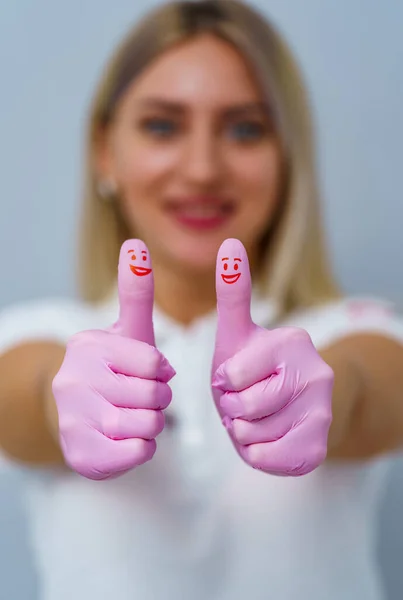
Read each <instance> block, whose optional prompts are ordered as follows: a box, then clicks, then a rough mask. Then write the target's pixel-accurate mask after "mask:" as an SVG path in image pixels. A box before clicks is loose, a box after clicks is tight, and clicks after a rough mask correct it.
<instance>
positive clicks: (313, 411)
mask: <svg viewBox="0 0 403 600" xmlns="http://www.w3.org/2000/svg"><path fill="white" fill-rule="evenodd" d="M308 419H309V420H310V421H311V422H312V423H313V424H316V430H317V431H318V432H324V430H327V431H328V430H329V428H330V424H331V421H332V411H331V409H330V407H328V406H318V407H315V408H311V407H307V406H303V407H301V405H300V403H299V402H298V403H297V402H291V403H290V404H287V405H286V406H285V407H284V408H282V409H281V410H279V411H278V412H276V413H275V414H273V415H270V416H269V417H264V418H262V419H258V420H256V421H253V422H250V421H246V420H244V419H234V420H231V423H228V422H227V423H226V426H227V428H228V429H229V430H230V432H231V433H232V435H233V437H234V439H235V440H236V441H237V442H238V443H239V444H242V445H244V446H247V445H249V444H257V443H262V442H274V441H275V440H279V439H280V438H282V437H284V436H285V435H286V434H288V432H290V431H292V430H293V429H295V428H296V427H300V426H301V425H302V424H303V423H305V422H306V421H307V420H308Z"/></svg>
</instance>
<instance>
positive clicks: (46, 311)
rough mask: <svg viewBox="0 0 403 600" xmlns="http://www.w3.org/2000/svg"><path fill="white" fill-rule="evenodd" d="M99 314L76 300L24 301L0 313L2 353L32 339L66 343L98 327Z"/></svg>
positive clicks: (0, 350)
mask: <svg viewBox="0 0 403 600" xmlns="http://www.w3.org/2000/svg"><path fill="white" fill-rule="evenodd" d="M96 315H97V311H94V310H91V307H90V306H89V305H87V304H85V303H83V302H80V301H78V300H73V299H60V298H55V299H47V300H33V301H29V302H22V303H18V304H15V305H11V306H7V307H5V308H3V309H2V310H0V354H1V353H2V352H4V351H5V350H6V349H7V348H9V347H11V346H13V345H16V344H19V343H22V342H24V341H26V340H33V339H42V340H43V339H52V340H55V341H58V342H62V343H64V342H66V341H67V339H68V338H69V337H70V336H71V335H73V334H74V333H76V332H77V331H81V330H83V329H89V328H92V327H95V326H96V320H97V319H96Z"/></svg>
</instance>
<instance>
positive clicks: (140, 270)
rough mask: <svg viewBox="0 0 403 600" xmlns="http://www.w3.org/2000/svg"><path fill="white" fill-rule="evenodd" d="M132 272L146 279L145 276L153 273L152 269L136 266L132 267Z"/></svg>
mask: <svg viewBox="0 0 403 600" xmlns="http://www.w3.org/2000/svg"><path fill="white" fill-rule="evenodd" d="M130 270H131V272H132V273H134V274H135V275H137V276H138V277H144V275H149V274H150V273H151V269H148V268H147V267H137V266H136V265H130Z"/></svg>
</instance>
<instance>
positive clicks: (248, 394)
mask: <svg viewBox="0 0 403 600" xmlns="http://www.w3.org/2000/svg"><path fill="white" fill-rule="evenodd" d="M297 389H300V388H297ZM297 389H296V387H295V382H294V381H293V380H292V378H290V377H289V376H288V374H287V371H286V369H281V370H280V371H279V372H278V373H277V374H276V375H272V376H271V377H268V378H267V379H264V380H263V381H258V383H255V384H254V385H252V386H250V387H248V388H246V389H245V390H242V391H240V392H225V393H224V394H223V395H222V396H221V398H220V407H221V409H222V411H223V413H224V414H226V415H228V416H229V417H231V419H236V418H241V419H246V420H248V421H252V420H254V419H261V418H263V417H267V416H269V415H273V414H274V413H277V411H279V410H280V409H282V408H283V407H284V406H285V405H287V404H289V403H292V402H293V401H294V399H295V398H296V395H297V393H298V392H297Z"/></svg>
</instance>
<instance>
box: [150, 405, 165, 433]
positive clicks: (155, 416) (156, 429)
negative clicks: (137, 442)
mask: <svg viewBox="0 0 403 600" xmlns="http://www.w3.org/2000/svg"><path fill="white" fill-rule="evenodd" d="M150 412H151V414H150V432H151V434H152V437H155V436H157V435H158V434H159V433H161V431H162V430H163V429H164V425H165V417H164V413H163V412H162V411H160V410H152V411H150Z"/></svg>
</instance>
